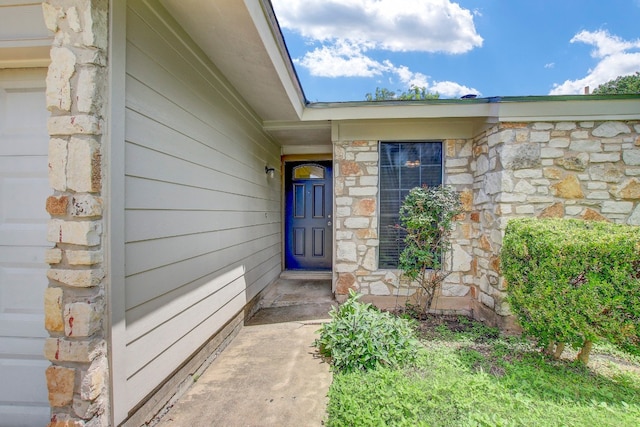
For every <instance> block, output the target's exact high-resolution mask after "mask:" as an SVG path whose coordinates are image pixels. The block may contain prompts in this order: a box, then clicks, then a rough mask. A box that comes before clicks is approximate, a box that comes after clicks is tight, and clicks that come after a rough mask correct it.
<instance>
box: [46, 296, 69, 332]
mask: <svg viewBox="0 0 640 427" xmlns="http://www.w3.org/2000/svg"><path fill="white" fill-rule="evenodd" d="M63 295H64V292H63V290H62V289H60V288H47V289H45V291H44V327H45V328H46V329H47V330H48V331H51V332H62V331H64V320H63V317H62V297H63Z"/></svg>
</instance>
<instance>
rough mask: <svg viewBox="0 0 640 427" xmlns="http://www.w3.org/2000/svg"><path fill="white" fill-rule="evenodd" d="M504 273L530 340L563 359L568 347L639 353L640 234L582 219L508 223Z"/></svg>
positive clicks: (510, 298)
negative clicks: (599, 344)
mask: <svg viewBox="0 0 640 427" xmlns="http://www.w3.org/2000/svg"><path fill="white" fill-rule="evenodd" d="M501 266H502V271H503V274H504V277H505V279H506V280H507V286H508V292H509V294H508V301H509V303H510V305H511V309H512V311H513V312H514V314H515V315H516V316H517V317H518V320H519V323H520V325H521V326H522V328H523V330H524V331H525V333H527V334H529V335H532V336H534V337H536V338H537V339H538V340H539V342H540V344H541V345H542V346H545V347H546V349H547V352H548V353H553V352H554V350H553V347H554V345H555V346H556V349H555V355H556V356H557V357H559V355H560V354H559V353H561V352H562V348H563V347H564V343H567V344H570V345H572V346H573V347H576V348H578V347H582V352H581V354H580V355H579V359H580V360H581V361H582V362H585V363H586V362H587V361H588V354H589V351H590V348H591V344H592V343H593V342H595V341H597V340H599V339H606V340H608V341H610V342H611V343H613V344H615V345H618V346H619V347H621V348H624V349H626V350H627V351H632V352H636V353H637V352H639V351H640V326H639V324H640V228H639V227H631V226H623V225H616V224H609V223H598V222H584V221H578V220H557V219H550V220H535V219H524V218H520V219H514V220H511V221H510V222H509V223H508V225H507V229H506V232H505V237H504V241H503V247H502V252H501Z"/></svg>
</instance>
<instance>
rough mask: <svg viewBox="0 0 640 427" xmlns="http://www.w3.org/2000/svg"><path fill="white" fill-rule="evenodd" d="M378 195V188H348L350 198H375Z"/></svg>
mask: <svg viewBox="0 0 640 427" xmlns="http://www.w3.org/2000/svg"><path fill="white" fill-rule="evenodd" d="M376 194H378V187H350V188H349V195H350V196H375V195H376Z"/></svg>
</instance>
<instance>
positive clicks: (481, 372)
mask: <svg viewBox="0 0 640 427" xmlns="http://www.w3.org/2000/svg"><path fill="white" fill-rule="evenodd" d="M454 323H455V325H454V324H453V323H452V324H447V323H443V324H441V325H439V326H438V325H435V326H434V325H431V326H428V327H424V324H423V327H422V328H421V332H420V336H421V341H422V343H423V344H424V351H422V352H421V354H420V356H419V358H418V360H417V362H416V363H415V364H413V365H412V366H410V367H405V368H404V369H388V368H378V369H375V370H371V371H368V372H362V371H358V372H353V373H347V374H344V373H338V372H336V373H335V374H334V380H333V384H332V386H331V388H330V391H329V406H328V419H327V422H326V425H328V426H333V427H337V426H353V427H360V426H456V427H458V426H544V427H548V426H580V427H591V426H616V427H620V426H634V427H635V426H639V425H640V358H638V357H634V356H631V355H627V354H624V353H621V352H618V351H616V350H615V349H613V348H608V347H604V346H600V347H597V348H595V349H594V352H593V353H592V356H591V361H590V363H589V365H588V366H587V367H584V366H581V365H579V364H576V363H574V362H573V361H572V358H573V357H575V353H571V351H570V350H568V351H566V352H565V357H567V358H566V359H562V360H560V361H553V360H550V359H547V358H545V357H544V356H543V355H541V354H540V352H539V351H537V350H536V349H535V348H534V347H533V346H532V345H531V343H529V342H527V341H525V340H523V339H520V338H515V337H502V336H500V334H499V333H498V332H497V331H496V330H495V329H491V328H486V327H484V326H482V325H481V324H478V323H475V322H470V321H468V320H466V319H460V320H459V321H457V322H454ZM451 329H455V330H457V332H453V331H452V330H451Z"/></svg>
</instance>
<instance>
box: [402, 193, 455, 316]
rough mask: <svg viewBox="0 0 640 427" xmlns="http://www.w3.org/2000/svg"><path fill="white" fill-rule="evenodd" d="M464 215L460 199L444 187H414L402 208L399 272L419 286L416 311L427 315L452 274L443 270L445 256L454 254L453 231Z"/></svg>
mask: <svg viewBox="0 0 640 427" xmlns="http://www.w3.org/2000/svg"><path fill="white" fill-rule="evenodd" d="M461 212H462V204H461V202H460V195H459V194H458V193H456V192H455V191H454V190H453V189H452V188H450V187H445V186H441V185H440V186H437V187H427V186H423V187H415V188H413V189H412V190H411V191H410V192H409V194H408V195H407V197H405V199H404V201H403V202H402V206H401V207H400V224H401V225H397V226H396V228H397V229H399V230H402V231H404V232H405V233H406V234H405V237H404V243H405V247H404V250H403V251H402V253H401V254H400V259H399V260H398V261H399V262H398V268H399V269H400V270H402V273H403V274H404V276H405V277H407V278H408V279H409V280H411V281H414V280H415V281H417V282H418V284H419V285H420V288H418V292H417V307H416V308H418V309H419V310H420V311H422V312H425V313H426V312H428V311H429V309H430V308H431V303H432V301H433V298H434V296H435V294H436V291H437V290H438V288H439V287H440V286H441V284H442V282H443V281H444V280H445V279H446V278H447V276H448V275H449V274H450V273H451V272H450V271H446V270H445V268H444V264H445V263H444V254H445V253H447V252H449V254H450V253H451V230H452V229H453V223H454V219H455V217H456V215H458V214H459V213H461Z"/></svg>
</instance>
